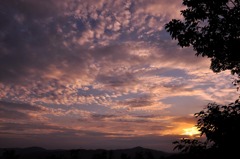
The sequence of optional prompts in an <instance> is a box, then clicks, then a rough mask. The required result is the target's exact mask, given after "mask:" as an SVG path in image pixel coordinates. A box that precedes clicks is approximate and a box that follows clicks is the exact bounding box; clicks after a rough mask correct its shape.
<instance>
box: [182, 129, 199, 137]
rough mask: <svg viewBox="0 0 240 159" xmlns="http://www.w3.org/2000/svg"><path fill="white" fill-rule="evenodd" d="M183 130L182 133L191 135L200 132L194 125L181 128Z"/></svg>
mask: <svg viewBox="0 0 240 159" xmlns="http://www.w3.org/2000/svg"><path fill="white" fill-rule="evenodd" d="M183 131H184V133H183V135H189V136H193V135H198V134H200V132H199V131H198V129H197V128H196V127H191V128H186V129H183Z"/></svg>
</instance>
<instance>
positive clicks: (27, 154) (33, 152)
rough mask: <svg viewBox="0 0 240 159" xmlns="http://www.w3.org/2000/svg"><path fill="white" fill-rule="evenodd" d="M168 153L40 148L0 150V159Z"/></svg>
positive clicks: (152, 157) (139, 158)
mask: <svg viewBox="0 0 240 159" xmlns="http://www.w3.org/2000/svg"><path fill="white" fill-rule="evenodd" d="M170 155H171V154H170V153H167V152H163V151H158V150H152V149H147V148H142V147H135V148H131V149H117V150H105V149H96V150H86V149H69V150H47V149H44V148H41V147H28V148H0V159H159V158H165V157H168V156H170Z"/></svg>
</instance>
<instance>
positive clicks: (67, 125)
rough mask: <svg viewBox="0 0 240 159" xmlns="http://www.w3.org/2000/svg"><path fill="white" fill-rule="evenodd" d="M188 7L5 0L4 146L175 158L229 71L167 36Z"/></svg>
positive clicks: (228, 88)
mask: <svg viewBox="0 0 240 159" xmlns="http://www.w3.org/2000/svg"><path fill="white" fill-rule="evenodd" d="M181 2H182V1H181V0H1V1H0V21H1V22H0V51H1V52H0V147H29V146H41V147H44V148H48V149H56V148H64V149H65V148H66V149H70V148H86V149H96V148H104V149H118V148H132V147H135V146H142V147H146V148H153V149H158V150H163V151H172V148H173V145H172V141H175V140H178V139H180V138H181V137H189V136H191V135H194V133H193V132H192V131H194V128H193V126H194V125H195V124H196V119H195V118H194V117H193V114H194V113H197V112H199V111H200V110H202V109H203V108H204V107H205V106H206V105H207V103H209V102H217V103H219V104H220V103H229V102H233V100H234V99H237V92H236V88H235V87H234V86H233V85H232V83H231V82H232V80H233V79H232V78H233V77H232V76H231V75H230V73H229V72H222V73H219V74H216V73H213V72H212V71H211V70H210V69H209V66H210V61H209V59H206V58H202V57H196V56H195V55H194V54H195V53H194V52H193V51H192V49H191V48H181V47H180V46H178V45H177V42H176V41H174V40H172V39H171V38H170V35H169V34H168V33H167V32H166V31H165V30H164V25H165V24H166V23H167V22H169V21H170V20H171V19H173V18H181V16H180V10H181V9H183V6H182V5H181Z"/></svg>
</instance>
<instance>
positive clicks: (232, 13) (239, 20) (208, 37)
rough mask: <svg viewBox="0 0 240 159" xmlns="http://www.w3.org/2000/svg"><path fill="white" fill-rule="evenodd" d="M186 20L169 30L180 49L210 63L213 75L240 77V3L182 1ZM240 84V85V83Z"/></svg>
mask: <svg viewBox="0 0 240 159" xmlns="http://www.w3.org/2000/svg"><path fill="white" fill-rule="evenodd" d="M182 4H183V5H184V6H186V9H185V10H182V11H181V14H182V16H183V20H178V19H173V20H171V21H170V22H169V23H167V24H166V25H165V28H166V30H167V31H168V32H169V33H170V35H171V37H172V38H173V39H176V40H177V41H178V45H180V46H181V47H189V46H191V47H193V49H194V51H196V55H197V56H199V55H201V56H206V57H208V58H210V59H211V66H210V68H211V69H212V70H213V71H214V72H220V71H224V70H231V73H232V74H237V75H238V76H240V53H239V50H240V0H183V3H182ZM237 82H240V81H239V80H238V81H237Z"/></svg>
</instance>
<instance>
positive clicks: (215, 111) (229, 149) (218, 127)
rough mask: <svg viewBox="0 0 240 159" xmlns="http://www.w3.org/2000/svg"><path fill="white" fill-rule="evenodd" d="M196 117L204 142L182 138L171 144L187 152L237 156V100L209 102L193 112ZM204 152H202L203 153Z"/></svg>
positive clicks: (239, 134) (239, 108) (239, 139)
mask: <svg viewBox="0 0 240 159" xmlns="http://www.w3.org/2000/svg"><path fill="white" fill-rule="evenodd" d="M195 117H196V118H198V121H197V124H196V126H197V127H198V129H199V131H200V132H201V134H200V135H201V136H202V135H205V136H206V142H200V141H198V140H195V139H194V140H190V139H182V140H180V141H175V142H173V144H175V145H176V146H175V147H174V149H178V150H180V151H181V152H184V153H189V154H200V155H201V154H204V153H206V152H207V154H209V156H210V155H214V156H216V155H220V156H225V157H227V156H229V155H230V156H231V157H232V158H233V156H234V157H235V156H239V155H238V149H239V147H238V146H236V145H239V143H240V124H239V123H240V103H239V101H238V100H237V101H236V102H235V103H231V104H229V105H218V104H216V103H210V104H208V106H207V107H206V109H204V110H202V111H200V112H199V113H195ZM203 152H204V153H203Z"/></svg>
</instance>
